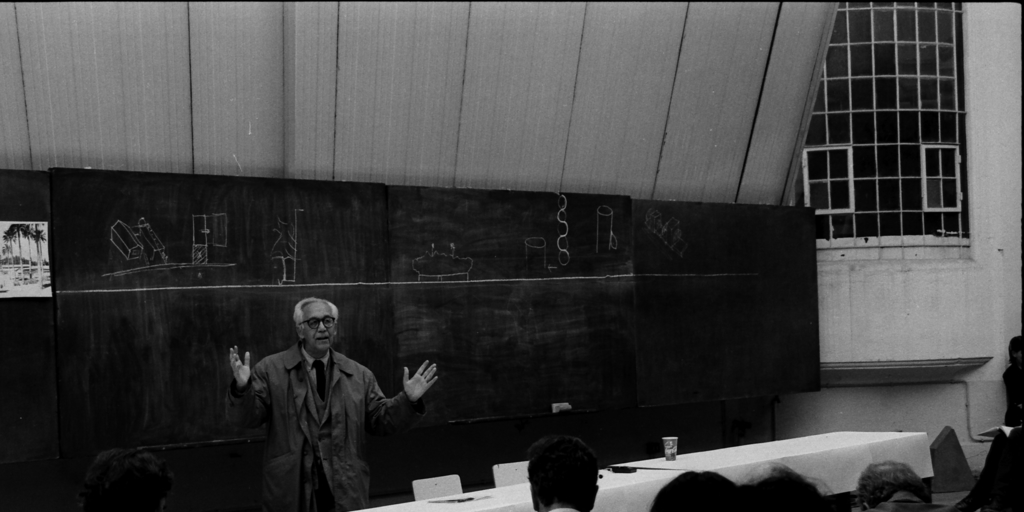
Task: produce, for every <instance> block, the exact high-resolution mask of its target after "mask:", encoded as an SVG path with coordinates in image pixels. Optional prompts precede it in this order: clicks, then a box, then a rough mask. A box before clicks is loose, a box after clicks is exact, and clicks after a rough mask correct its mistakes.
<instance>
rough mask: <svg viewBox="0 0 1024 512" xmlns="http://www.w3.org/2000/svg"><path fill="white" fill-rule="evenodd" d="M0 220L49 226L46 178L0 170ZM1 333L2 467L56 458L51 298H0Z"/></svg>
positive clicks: (7, 258) (6, 257)
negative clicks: (17, 462) (15, 462)
mask: <svg viewBox="0 0 1024 512" xmlns="http://www.w3.org/2000/svg"><path fill="white" fill-rule="evenodd" d="M0 221H20V222H46V223H48V222H50V174H49V173H47V172H40V171H14V170H0ZM14 244H16V242H14ZM12 250H13V253H12V254H8V253H4V257H2V258H0V262H2V261H7V262H11V261H12V260H11V256H12V255H13V254H17V251H18V248H17V246H16V245H12ZM2 293H9V292H0V294H2ZM0 332H2V333H3V334H2V335H0V361H3V364H4V368H3V371H0V439H3V442H0V463H3V462H14V461H23V460H34V459H44V458H54V457H56V456H57V439H58V434H57V377H56V356H55V352H54V351H55V346H54V329H53V299H52V298H30V297H21V298H5V297H0Z"/></svg>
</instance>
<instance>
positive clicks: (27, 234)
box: [18, 224, 32, 284]
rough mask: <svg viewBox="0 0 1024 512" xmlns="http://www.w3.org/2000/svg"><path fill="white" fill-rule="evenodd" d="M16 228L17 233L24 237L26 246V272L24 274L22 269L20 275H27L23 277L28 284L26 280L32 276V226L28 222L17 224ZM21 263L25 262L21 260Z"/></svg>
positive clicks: (29, 279)
mask: <svg viewBox="0 0 1024 512" xmlns="http://www.w3.org/2000/svg"><path fill="white" fill-rule="evenodd" d="M18 230H19V235H20V236H21V237H22V238H24V239H25V242H26V245H27V246H28V262H27V264H26V267H28V268H27V269H26V270H28V273H27V274H25V272H24V271H22V275H27V277H26V279H25V284H28V282H29V281H31V278H32V244H31V242H32V228H31V227H30V226H29V225H28V224H18ZM22 263H26V262H25V261H22Z"/></svg>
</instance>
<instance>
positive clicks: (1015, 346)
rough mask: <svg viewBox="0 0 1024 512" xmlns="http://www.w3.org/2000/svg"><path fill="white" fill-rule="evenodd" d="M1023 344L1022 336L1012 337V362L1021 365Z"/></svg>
mask: <svg viewBox="0 0 1024 512" xmlns="http://www.w3.org/2000/svg"><path fill="white" fill-rule="evenodd" d="M1021 345H1024V342H1021V341H1020V336H1014V337H1012V338H1010V347H1009V348H1010V350H1009V352H1010V364H1015V365H1017V366H1021V360H1020V352H1021V349H1022V348H1024V347H1022V346H1021Z"/></svg>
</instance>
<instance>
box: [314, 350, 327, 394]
mask: <svg viewBox="0 0 1024 512" xmlns="http://www.w3.org/2000/svg"><path fill="white" fill-rule="evenodd" d="M313 370H314V371H316V394H318V395H320V400H323V399H324V390H325V389H327V377H325V376H324V362H323V361H321V360H319V359H317V360H316V361H313Z"/></svg>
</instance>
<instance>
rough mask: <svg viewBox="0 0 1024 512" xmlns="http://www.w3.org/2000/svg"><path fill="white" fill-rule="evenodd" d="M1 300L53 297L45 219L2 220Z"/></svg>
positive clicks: (0, 247) (0, 244) (0, 251)
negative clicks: (33, 220)
mask: <svg viewBox="0 0 1024 512" xmlns="http://www.w3.org/2000/svg"><path fill="white" fill-rule="evenodd" d="M0 236H2V239H0V299H6V298H11V297H51V296H53V293H52V287H51V286H50V248H49V227H48V226H47V223H46V222H16V221H0Z"/></svg>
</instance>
